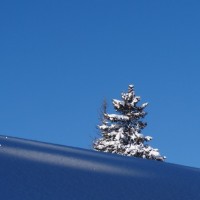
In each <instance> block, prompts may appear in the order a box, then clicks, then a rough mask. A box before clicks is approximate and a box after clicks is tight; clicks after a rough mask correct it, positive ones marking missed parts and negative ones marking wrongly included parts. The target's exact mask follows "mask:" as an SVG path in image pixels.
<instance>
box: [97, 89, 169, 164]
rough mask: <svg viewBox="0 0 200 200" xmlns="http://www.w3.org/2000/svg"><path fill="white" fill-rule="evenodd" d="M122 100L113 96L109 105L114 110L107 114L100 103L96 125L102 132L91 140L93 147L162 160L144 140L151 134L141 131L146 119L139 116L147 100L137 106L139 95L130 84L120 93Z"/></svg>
mask: <svg viewBox="0 0 200 200" xmlns="http://www.w3.org/2000/svg"><path fill="white" fill-rule="evenodd" d="M121 97H122V100H117V99H113V106H114V108H115V110H116V112H117V113H118V114H108V113H107V111H106V105H107V104H106V103H105V102H104V105H103V119H102V120H101V125H98V129H99V130H100V133H101V135H102V137H101V138H99V139H97V140H95V141H94V143H93V148H94V149H95V150H97V151H103V152H109V153H117V154H120V155H126V156H134V157H141V158H145V159H153V160H158V161H164V160H165V158H166V157H165V156H161V155H160V153H159V151H158V149H154V148H152V147H151V146H149V145H148V144H146V143H147V142H149V141H150V140H152V137H150V136H144V135H143V134H142V133H141V132H142V129H143V128H145V127H146V125H147V123H146V122H143V121H142V119H143V118H144V117H145V115H146V114H147V113H146V112H145V111H144V109H145V108H146V106H147V105H148V103H143V104H142V105H140V106H138V102H139V101H140V97H139V96H136V95H135V91H134V86H133V85H129V87H128V92H127V93H122V94H121Z"/></svg>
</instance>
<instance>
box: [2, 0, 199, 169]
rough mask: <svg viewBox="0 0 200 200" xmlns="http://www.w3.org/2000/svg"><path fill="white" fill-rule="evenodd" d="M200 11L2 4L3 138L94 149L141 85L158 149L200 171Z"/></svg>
mask: <svg viewBox="0 0 200 200" xmlns="http://www.w3.org/2000/svg"><path fill="white" fill-rule="evenodd" d="M199 11H200V2H199V1H197V0H192V1H189V0H188V1H185V0H179V1H172V0H169V1H159V0H155V1H149V0H144V1H136V0H126V1H122V0H121V1H119V0H85V1H81V0H73V1H65V0H59V1H55V0H48V1H47V0H46V1H45V0H40V1H39V0H34V1H25V0H24V1H22V0H19V1H14V0H7V1H5V0H2V1H1V2H0V38H1V39H0V94H1V96H0V134H1V135H8V136H16V137H23V138H27V139H34V140H40V141H44V142H51V143H57V144H62V145H67V146H75V147H81V148H91V143H92V140H93V138H94V137H96V135H97V130H96V125H97V124H98V115H99V114H98V111H99V108H100V106H101V102H102V100H103V99H104V98H106V99H107V101H108V102H109V105H110V111H112V105H111V100H112V98H120V93H121V92H122V91H126V90H127V86H128V84H130V83H133V84H134V85H135V88H136V94H137V95H140V96H141V98H142V102H149V106H148V107H147V109H146V110H147V111H148V113H149V114H148V116H147V117H146V121H147V122H148V127H147V128H146V129H145V130H144V132H143V133H144V134H145V135H150V136H153V138H154V140H153V141H152V142H150V143H149V144H150V145H151V146H152V147H154V148H156V147H157V148H159V149H160V152H161V154H163V155H166V156H167V158H168V159H167V161H168V162H172V163H178V164H183V165H189V166H194V167H200V159H199V154H200V144H199V141H200V122H199V121H200V117H199V116H200V78H199V76H200V12H199Z"/></svg>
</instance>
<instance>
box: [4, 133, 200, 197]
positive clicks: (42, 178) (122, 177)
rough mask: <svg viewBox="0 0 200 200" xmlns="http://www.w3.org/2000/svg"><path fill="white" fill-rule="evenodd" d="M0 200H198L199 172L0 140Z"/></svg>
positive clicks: (36, 144) (119, 157) (99, 154)
mask: <svg viewBox="0 0 200 200" xmlns="http://www.w3.org/2000/svg"><path fill="white" fill-rule="evenodd" d="M0 144H1V147H0V198H1V199H2V200H79V199H80V200H90V199H91V200H118V199H119V200H122V199H125V200H134V199H137V200H138V199H140V200H151V199H152V200H169V199H173V200H199V199H200V169H196V168H190V167H185V166H180V165H174V164H168V163H164V162H158V161H151V160H144V159H139V158H133V157H123V156H119V155H112V154H106V153H100V152H94V151H90V150H84V149H79V148H72V147H65V146H59V145H53V144H47V143H41V142H35V141H29V140H23V139H17V138H11V137H5V136H1V137H0Z"/></svg>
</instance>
